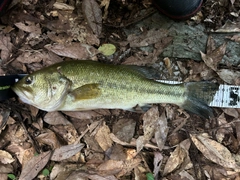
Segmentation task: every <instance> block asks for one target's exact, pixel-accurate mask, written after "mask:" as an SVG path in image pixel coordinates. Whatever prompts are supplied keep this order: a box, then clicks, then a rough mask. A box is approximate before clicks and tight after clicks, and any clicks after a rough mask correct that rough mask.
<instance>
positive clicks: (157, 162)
mask: <svg viewBox="0 0 240 180" xmlns="http://www.w3.org/2000/svg"><path fill="white" fill-rule="evenodd" d="M162 161H163V155H162V153H160V152H154V160H153V165H154V170H153V175H154V178H155V179H159V177H158V173H159V170H160V167H161V165H162Z"/></svg>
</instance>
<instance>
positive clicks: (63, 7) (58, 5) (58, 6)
mask: <svg viewBox="0 0 240 180" xmlns="http://www.w3.org/2000/svg"><path fill="white" fill-rule="evenodd" d="M53 7H54V8H56V9H60V10H64V11H73V10H74V7H73V6H69V5H67V4H65V3H61V2H55V3H54V4H53Z"/></svg>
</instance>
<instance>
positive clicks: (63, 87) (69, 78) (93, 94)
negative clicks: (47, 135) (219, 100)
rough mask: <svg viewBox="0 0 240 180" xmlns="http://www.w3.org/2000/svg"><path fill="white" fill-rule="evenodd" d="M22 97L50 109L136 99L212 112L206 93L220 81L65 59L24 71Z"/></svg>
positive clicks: (117, 104)
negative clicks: (155, 75) (177, 80)
mask: <svg viewBox="0 0 240 180" xmlns="http://www.w3.org/2000/svg"><path fill="white" fill-rule="evenodd" d="M12 89H13V91H14V92H15V93H16V94H17V95H18V96H19V98H20V99H21V100H22V101H23V102H25V103H27V104H30V105H33V106H35V107H37V108H39V109H42V110H45V111H81V110H90V109H99V108H107V109H124V110H133V109H132V108H133V107H135V106H136V105H139V106H145V105H146V104H153V103H173V104H177V105H178V106H180V107H182V108H184V109H186V110H188V111H191V112H193V113H196V114H198V115H200V116H202V117H206V118H209V117H212V116H213V112H212V109H211V108H210V107H208V105H207V103H208V102H206V100H205V99H204V98H203V96H202V94H204V92H207V91H208V92H210V91H211V92H213V93H214V92H215V91H216V90H218V85H217V84H214V83H210V82H189V83H182V84H177V85H170V84H164V83H160V82H157V81H155V80H153V79H150V78H149V71H148V70H147V69H146V68H144V67H138V66H127V65H111V64H103V63H99V62H94V61H76V60H75V61H74V60H73V61H64V62H61V63H57V64H54V65H51V66H49V67H46V68H43V69H41V70H39V71H36V72H34V73H32V74H30V75H27V76H25V77H24V78H23V79H21V80H20V81H19V82H17V83H15V85H14V86H13V87H12Z"/></svg>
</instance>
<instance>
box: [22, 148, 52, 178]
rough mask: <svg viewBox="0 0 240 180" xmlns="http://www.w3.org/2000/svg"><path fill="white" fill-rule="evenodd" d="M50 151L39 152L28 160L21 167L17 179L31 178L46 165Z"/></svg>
mask: <svg viewBox="0 0 240 180" xmlns="http://www.w3.org/2000/svg"><path fill="white" fill-rule="evenodd" d="M51 154H52V153H51V151H47V152H44V153H41V154H39V155H37V156H35V157H33V158H32V159H31V160H29V161H28V162H27V163H26V164H25V165H24V166H23V168H22V172H21V175H20V177H19V180H26V179H33V178H35V177H36V176H37V175H38V173H39V172H40V171H41V170H42V169H43V168H44V167H45V166H46V164H47V163H48V161H49V159H50V157H51Z"/></svg>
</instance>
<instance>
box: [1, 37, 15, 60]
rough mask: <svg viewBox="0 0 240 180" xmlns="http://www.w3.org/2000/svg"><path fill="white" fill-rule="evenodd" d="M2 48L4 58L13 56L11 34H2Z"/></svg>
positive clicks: (2, 57)
mask: <svg viewBox="0 0 240 180" xmlns="http://www.w3.org/2000/svg"><path fill="white" fill-rule="evenodd" d="M0 50H1V59H2V60H7V59H8V58H9V57H11V52H12V50H13V44H12V43H11V38H10V36H9V35H4V34H0Z"/></svg>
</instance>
